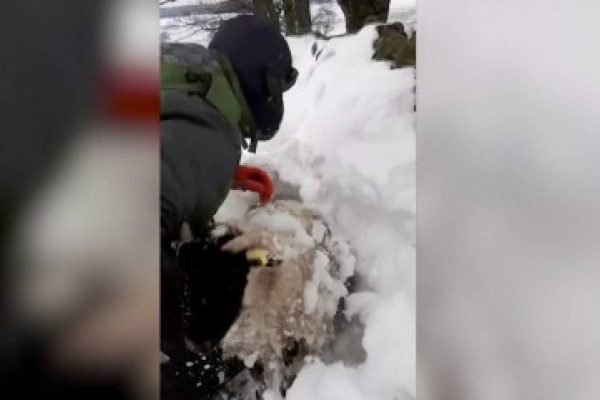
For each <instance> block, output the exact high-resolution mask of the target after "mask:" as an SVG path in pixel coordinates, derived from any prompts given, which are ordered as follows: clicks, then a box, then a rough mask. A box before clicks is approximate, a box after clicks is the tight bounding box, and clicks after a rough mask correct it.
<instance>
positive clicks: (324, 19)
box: [312, 5, 335, 37]
mask: <svg viewBox="0 0 600 400" xmlns="http://www.w3.org/2000/svg"><path fill="white" fill-rule="evenodd" d="M312 23H313V26H314V29H315V34H317V35H318V36H321V37H327V36H329V34H330V33H331V30H332V29H333V26H334V24H335V12H334V11H333V10H332V9H331V7H330V6H327V5H325V6H321V7H319V9H318V11H317V13H316V14H315V17H314V18H313V21H312Z"/></svg>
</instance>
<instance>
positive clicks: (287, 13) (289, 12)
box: [283, 0, 297, 35]
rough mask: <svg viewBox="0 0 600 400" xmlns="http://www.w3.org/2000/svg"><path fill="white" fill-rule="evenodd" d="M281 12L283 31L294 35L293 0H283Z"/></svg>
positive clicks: (294, 14)
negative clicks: (282, 15)
mask: <svg viewBox="0 0 600 400" xmlns="http://www.w3.org/2000/svg"><path fill="white" fill-rule="evenodd" d="M283 13H284V19H285V33H286V34H288V35H296V34H297V31H296V13H295V10H294V0H283Z"/></svg>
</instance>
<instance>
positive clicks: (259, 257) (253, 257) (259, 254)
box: [246, 249, 269, 267]
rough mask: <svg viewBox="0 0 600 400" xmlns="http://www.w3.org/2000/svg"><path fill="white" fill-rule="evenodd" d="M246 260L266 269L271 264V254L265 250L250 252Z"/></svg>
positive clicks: (247, 253)
mask: <svg viewBox="0 0 600 400" xmlns="http://www.w3.org/2000/svg"><path fill="white" fill-rule="evenodd" d="M246 259H247V260H248V261H254V262H256V263H258V264H259V265H260V266H261V267H266V266H267V264H268V263H269V253H268V252H267V250H264V249H252V250H248V251H246Z"/></svg>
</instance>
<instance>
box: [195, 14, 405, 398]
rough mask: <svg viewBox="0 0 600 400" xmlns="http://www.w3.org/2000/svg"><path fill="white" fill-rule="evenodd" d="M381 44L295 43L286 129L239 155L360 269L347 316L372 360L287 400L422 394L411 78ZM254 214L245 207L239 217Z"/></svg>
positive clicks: (300, 380) (325, 370)
mask: <svg viewBox="0 0 600 400" xmlns="http://www.w3.org/2000/svg"><path fill="white" fill-rule="evenodd" d="M402 4H407V7H406V9H403V10H401V12H398V13H395V14H393V15H394V16H393V17H392V13H390V20H400V21H403V22H405V23H407V25H408V29H407V30H408V31H410V30H412V29H413V28H414V22H415V19H414V8H411V4H410V2H404V3H402ZM375 38H376V31H375V28H374V26H367V27H365V28H364V29H363V30H361V31H360V32H359V33H358V34H356V35H348V36H343V37H339V38H334V39H331V40H318V39H315V38H314V37H312V36H305V37H292V38H288V43H289V45H290V49H291V51H292V54H293V58H294V64H295V67H296V68H297V69H298V70H299V72H300V76H299V79H298V81H297V83H296V85H295V86H294V87H293V88H292V89H291V90H290V91H288V92H287V93H286V94H285V96H284V103H285V107H286V111H285V115H284V119H283V122H282V125H281V129H280V131H279V133H278V134H277V135H276V136H275V138H274V139H272V140H271V141H269V142H266V143H260V144H259V146H258V152H257V154H255V155H252V154H249V153H245V154H244V157H243V162H244V163H247V164H253V165H259V166H262V167H264V168H266V169H267V170H269V171H271V172H272V173H273V174H274V175H276V176H277V177H278V180H279V181H282V182H284V183H285V184H287V185H291V186H294V187H297V192H298V196H299V198H300V199H301V201H302V202H303V203H304V204H305V205H306V206H307V207H311V208H313V209H314V210H316V211H317V212H318V213H319V214H321V215H323V216H326V218H327V220H328V222H329V223H330V224H331V225H332V226H335V229H336V231H337V232H338V233H339V234H340V235H342V236H343V238H344V240H345V241H347V243H348V244H349V246H350V250H351V252H352V254H353V257H354V258H355V261H356V262H355V268H356V274H357V276H358V285H357V287H356V288H355V289H354V292H353V293H351V294H350V295H349V296H348V297H347V299H346V309H345V310H344V314H345V315H346V317H347V318H348V319H349V320H352V319H359V320H360V322H361V323H362V324H363V325H364V335H363V337H362V347H363V348H364V351H365V352H366V358H365V359H364V361H363V362H361V363H358V364H356V363H347V362H346V363H345V360H339V361H337V360H327V361H323V360H318V359H316V360H313V361H312V362H309V363H307V365H305V366H304V367H303V368H302V370H301V371H300V373H299V375H298V377H297V379H296V381H295V382H294V384H293V385H292V386H291V388H290V389H289V391H288V393H287V399H290V400H305V399H313V400H333V399H341V398H343V399H351V400H354V399H356V400H379V399H381V400H400V399H412V398H415V373H416V371H415V370H416V365H415V364H416V343H415V337H416V332H415V330H416V326H415V212H416V201H415V156H416V149H415V140H416V137H415V135H416V133H415V113H414V101H415V99H414V85H415V78H414V77H415V75H414V69H413V68H402V69H395V70H392V69H390V66H389V65H388V64H387V63H385V62H374V61H373V60H372V59H371V56H372V54H373V47H372V46H373V41H374V40H375ZM203 40H204V38H203ZM201 43H202V41H201ZM204 43H205V42H204ZM276 190H277V189H276ZM276 194H277V191H276ZM247 211H248V208H247V207H246V206H239V209H238V210H237V213H238V214H239V215H244V213H246V212H247ZM226 214H228V215H229V217H231V215H234V214H235V212H233V213H232V211H231V209H230V210H229V211H228V212H227V213H226ZM222 215H223V212H221V216H222ZM286 226H290V225H289V224H288V225H286ZM317 234H318V233H317ZM317 270H318V269H317ZM306 291H307V292H306V293H305V297H306V298H305V300H306V301H307V302H308V303H310V300H311V299H312V297H313V295H312V294H311V288H310V287H308V288H307V289H306ZM313 292H314V291H313ZM313 294H314V293H313ZM348 351H352V349H350V348H349V349H348ZM268 396H271V397H272V398H277V396H276V395H275V394H274V393H271V392H270V393H268V395H267V396H266V397H265V398H267V397H268Z"/></svg>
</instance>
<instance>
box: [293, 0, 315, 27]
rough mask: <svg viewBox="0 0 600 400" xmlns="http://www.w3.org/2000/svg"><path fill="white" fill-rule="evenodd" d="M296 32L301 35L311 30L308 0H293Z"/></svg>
mask: <svg viewBox="0 0 600 400" xmlns="http://www.w3.org/2000/svg"><path fill="white" fill-rule="evenodd" d="M294 3H295V6H296V20H297V23H298V25H297V26H298V29H297V31H298V34H300V35H303V34H305V33H309V32H310V31H312V21H311V19H310V2H309V0H295V2H294Z"/></svg>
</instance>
